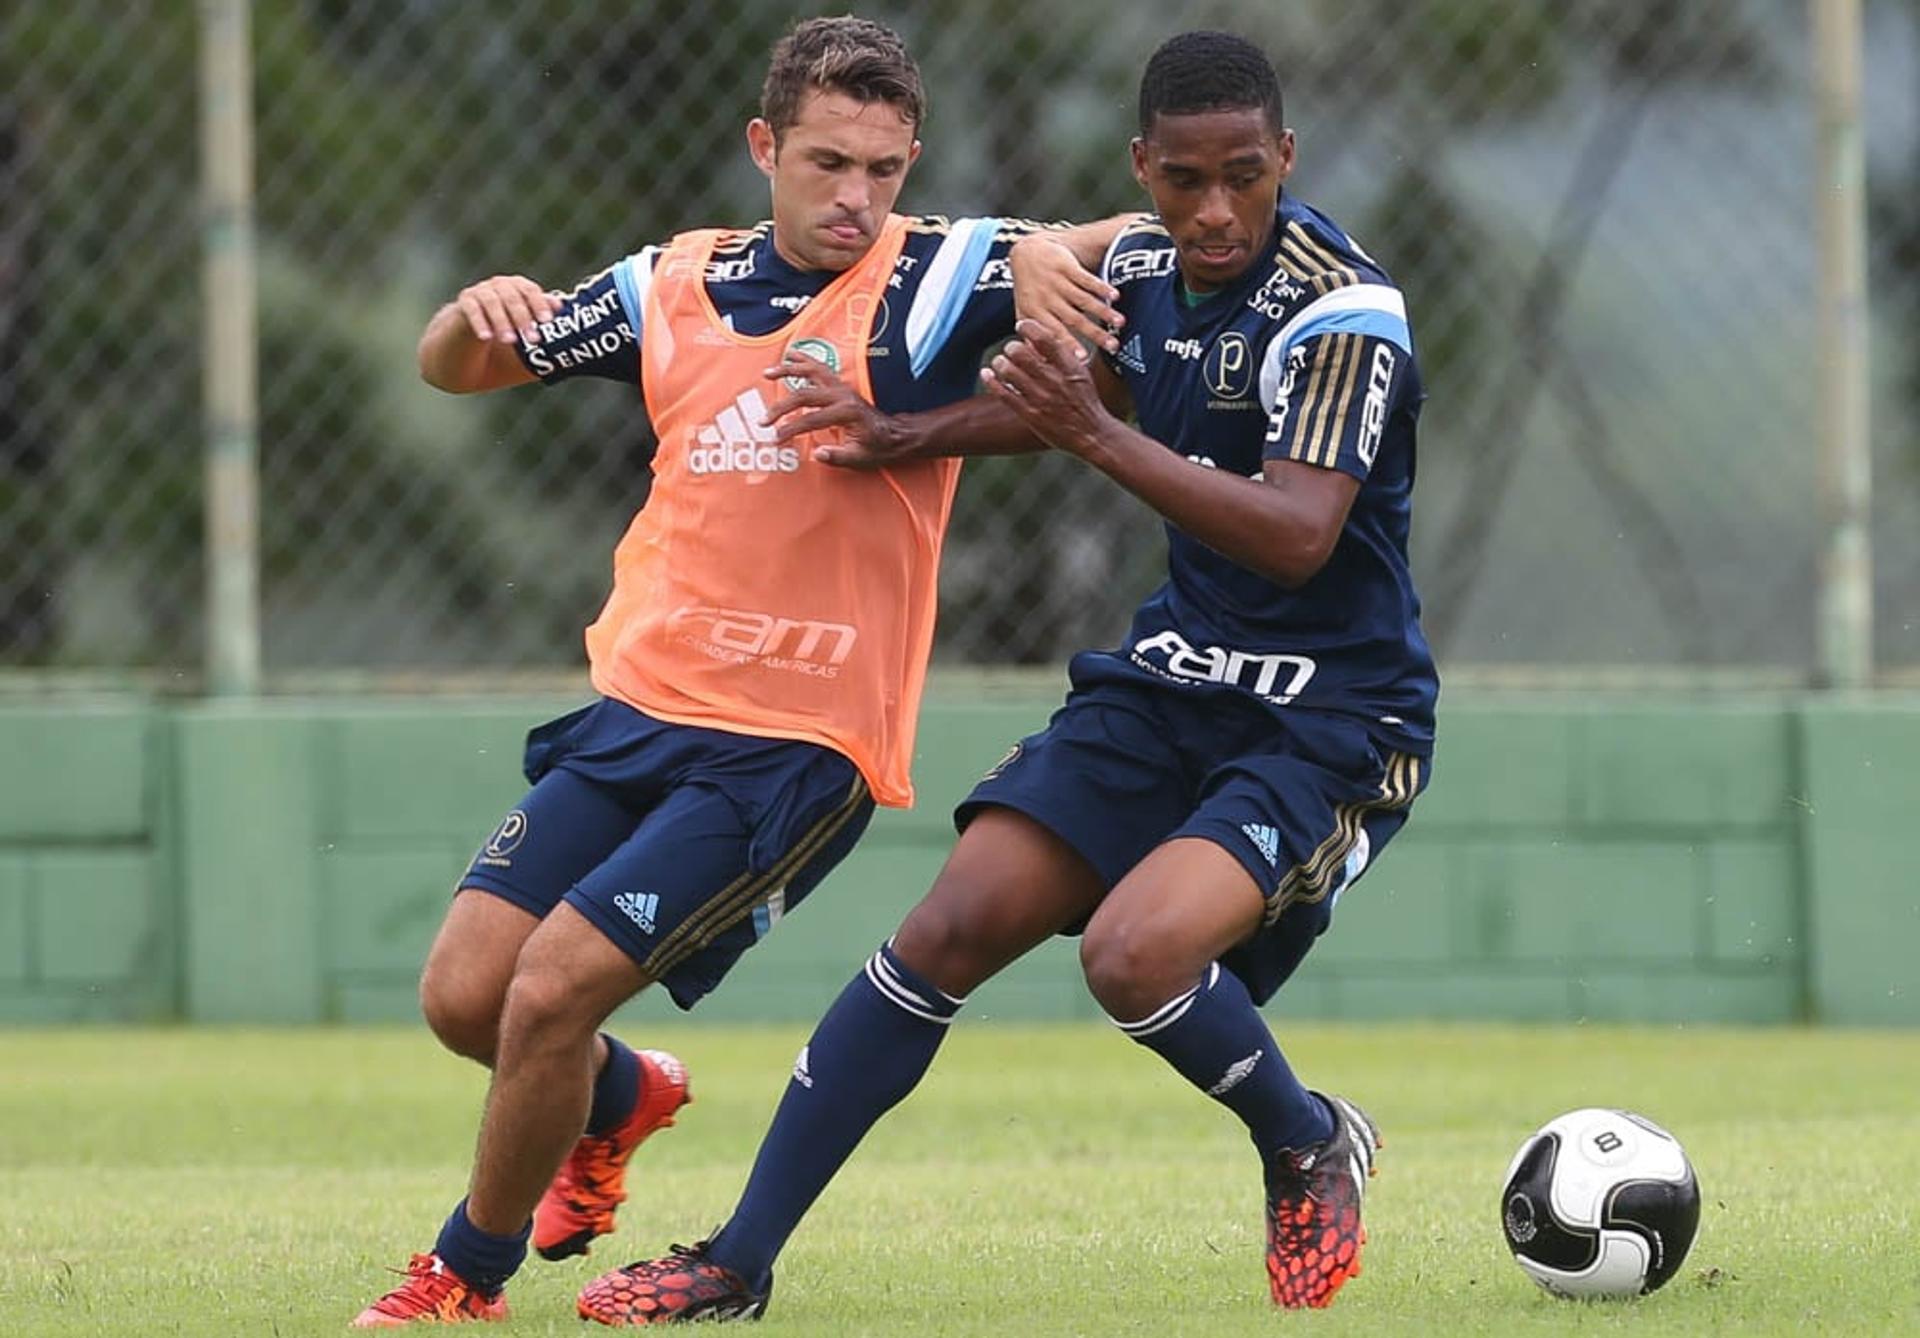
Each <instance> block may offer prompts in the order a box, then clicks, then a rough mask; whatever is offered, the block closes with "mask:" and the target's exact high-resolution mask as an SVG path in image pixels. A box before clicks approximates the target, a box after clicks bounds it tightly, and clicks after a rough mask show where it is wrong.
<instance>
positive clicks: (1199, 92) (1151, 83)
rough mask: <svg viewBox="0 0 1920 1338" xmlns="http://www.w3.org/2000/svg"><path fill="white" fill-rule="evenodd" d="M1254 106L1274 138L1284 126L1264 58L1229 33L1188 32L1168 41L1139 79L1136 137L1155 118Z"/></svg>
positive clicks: (1276, 79)
mask: <svg viewBox="0 0 1920 1338" xmlns="http://www.w3.org/2000/svg"><path fill="white" fill-rule="evenodd" d="M1249 107H1258V108H1260V109H1261V110H1263V111H1265V112H1266V114H1267V122H1268V123H1269V124H1270V125H1272V126H1273V132H1274V133H1275V134H1276V135H1277V134H1279V133H1280V131H1281V130H1283V129H1284V128H1285V126H1286V118H1285V116H1284V115H1283V114H1282V111H1281V105H1280V76H1279V75H1278V74H1275V73H1274V69H1273V62H1272V61H1271V60H1268V59H1267V53H1266V52H1264V51H1262V50H1261V49H1260V48H1259V47H1257V46H1255V45H1254V44H1253V43H1252V42H1249V41H1248V40H1247V39H1246V38H1244V37H1236V36H1234V35H1233V34H1232V33H1221V32H1204V31H1203V32H1190V33H1181V34H1180V35H1179V36H1177V37H1169V38H1168V39H1167V40H1166V41H1164V42H1162V43H1161V44H1160V49H1159V50H1158V51H1155V52H1154V53H1153V56H1152V57H1151V58H1150V59H1149V60H1148V61H1147V68H1146V72H1145V73H1144V74H1142V75H1141V76H1140V133H1141V134H1142V135H1145V134H1147V133H1148V132H1149V131H1151V130H1152V129H1153V118H1154V117H1156V116H1184V115H1187V114H1190V113H1192V112H1204V111H1238V110H1241V109H1242V108H1249Z"/></svg>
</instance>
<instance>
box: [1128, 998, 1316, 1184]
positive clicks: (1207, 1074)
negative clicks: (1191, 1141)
mask: <svg viewBox="0 0 1920 1338" xmlns="http://www.w3.org/2000/svg"><path fill="white" fill-rule="evenodd" d="M1114 1022H1115V1025H1117V1026H1118V1027H1119V1028H1120V1030H1122V1031H1124V1032H1125V1033H1127V1035H1129V1036H1131V1037H1132V1038H1133V1039H1134V1040H1136V1041H1138V1042H1140V1044H1142V1045H1144V1046H1146V1047H1147V1049H1149V1050H1151V1051H1153V1052H1154V1053H1155V1054H1157V1055H1159V1056H1160V1057H1161V1058H1162V1059H1164V1060H1166V1061H1167V1062H1168V1063H1169V1064H1171V1065H1173V1067H1174V1068H1175V1069H1177V1070H1179V1073H1180V1076H1181V1077H1183V1078H1185V1079H1186V1080H1187V1081H1188V1082H1190V1083H1192V1084H1193V1085H1194V1086H1195V1087H1198V1088H1199V1089H1200V1090H1201V1091H1203V1092H1205V1093H1206V1094H1207V1095H1208V1096H1210V1097H1212V1098H1213V1099H1214V1100H1216V1101H1218V1102H1219V1103H1220V1104H1221V1105H1223V1106H1225V1107H1227V1108H1228V1109H1229V1110H1231V1111H1232V1112H1233V1113H1234V1114H1236V1115H1238V1116H1239V1117H1240V1122H1241V1123H1242V1124H1244V1125H1246V1126H1247V1132H1248V1133H1249V1134H1251V1135H1252V1136H1253V1145H1254V1147H1255V1148H1256V1149H1258V1150H1259V1153H1260V1156H1261V1158H1262V1159H1263V1160H1264V1159H1265V1158H1267V1157H1270V1156H1272V1155H1273V1153H1275V1152H1277V1151H1278V1150H1279V1149H1281V1148H1304V1147H1309V1146H1311V1145H1312V1144H1315V1143H1319V1142H1324V1141H1325V1140H1326V1139H1328V1138H1331V1137H1333V1114H1332V1112H1330V1111H1329V1110H1328V1109H1327V1107H1326V1103H1325V1102H1323V1101H1321V1100H1320V1099H1319V1098H1318V1097H1316V1096H1315V1095H1314V1094H1313V1093H1312V1092H1309V1091H1308V1090H1307V1089H1306V1088H1305V1087H1302V1086H1301V1085H1300V1080H1299V1079H1298V1078H1296V1077H1294V1076H1293V1070H1292V1069H1291V1068H1289V1067H1288V1066H1287V1060H1286V1056H1284V1055H1282V1054H1281V1053H1280V1047H1279V1045H1278V1044H1276V1043H1275V1042H1274V1039H1273V1033H1272V1032H1271V1031H1269V1030H1268V1029H1267V1022H1266V1019H1265V1018H1263V1017H1261V1016H1260V1010H1259V1009H1258V1008H1255V1007H1254V1006H1253V1000H1252V998H1251V997H1249V996H1248V994H1247V987H1246V986H1245V985H1243V984H1241V983H1240V978H1239V977H1238V976H1236V975H1234V974H1233V972H1231V971H1222V970H1221V969H1220V964H1219V963H1218V962H1215V963H1213V964H1212V965H1211V966H1209V967H1208V968H1207V974H1206V976H1205V977H1204V978H1203V979H1202V980H1201V982H1200V984H1198V985H1196V986H1194V987H1193V988H1192V989H1191V990H1188V991H1187V992H1186V993H1185V994H1183V995H1181V996H1180V997H1179V998H1177V999H1173V1000H1170V1001H1169V1002H1167V1003H1165V1004H1163V1005H1161V1006H1160V1007H1159V1008H1156V1009H1155V1010H1154V1011H1153V1012H1151V1013H1149V1014H1148V1015H1147V1016H1145V1017H1143V1018H1141V1019H1140V1020H1139V1021H1138V1022H1121V1021H1120V1020H1119V1019H1118V1018H1115V1019H1114Z"/></svg>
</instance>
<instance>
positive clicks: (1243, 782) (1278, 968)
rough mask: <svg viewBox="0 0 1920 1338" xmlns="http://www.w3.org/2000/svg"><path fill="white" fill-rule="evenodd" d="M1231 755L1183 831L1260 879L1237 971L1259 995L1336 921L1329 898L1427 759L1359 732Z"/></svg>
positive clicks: (1360, 863)
mask: <svg viewBox="0 0 1920 1338" xmlns="http://www.w3.org/2000/svg"><path fill="white" fill-rule="evenodd" d="M1320 742H1321V744H1322V746H1319V747H1316V748H1315V749H1313V750H1302V751H1291V752H1289V751H1278V752H1274V753H1270V754H1265V755H1255V756H1249V757H1243V758H1240V759H1236V760H1235V761H1234V762H1233V763H1232V764H1231V765H1228V766H1225V767H1222V768H1221V769H1220V770H1219V772H1218V773H1216V775H1215V776H1214V777H1212V778H1210V781H1209V785H1208V788H1207V793H1206V795H1205V797H1204V799H1203V800H1202V802H1201V805H1200V807H1199V808H1198V809H1197V810H1196V811H1195V813H1194V816H1193V817H1192V818H1191V819H1190V820H1189V821H1188V822H1187V823H1185V824H1183V825H1182V827H1181V831H1180V835H1181V836H1183V837H1194V838H1198V839H1203V840H1208V841H1212V842H1213V843H1214V844H1216V845H1218V846H1219V847H1220V848H1221V849H1222V850H1224V851H1226V852H1227V853H1228V854H1230V855H1231V856H1232V857H1233V858H1234V859H1236V860H1238V861H1239V863H1240V864H1241V866H1242V867H1243V868H1244V869H1245V870H1246V871H1247V874H1248V876H1249V877H1250V878H1252V879H1253V881H1254V882H1255V884H1256V885H1257V886H1258V887H1259V888H1260V889H1261V895H1262V900H1263V905H1264V910H1263V914H1262V917H1261V923H1260V927H1259V929H1258V930H1257V932H1255V933H1254V934H1253V935H1252V936H1251V937H1250V938H1249V939H1248V940H1247V941H1246V942H1245V943H1243V944H1240V945H1238V946H1237V947H1236V948H1235V949H1234V950H1233V953H1232V957H1231V960H1229V959H1228V958H1224V957H1223V959H1222V960H1223V962H1226V963H1227V964H1228V965H1231V966H1232V967H1233V969H1234V971H1235V973H1236V974H1238V975H1240V976H1241V978H1242V979H1243V980H1244V981H1245V982H1246V984H1247V987H1248V990H1249V991H1250V992H1251V993H1252V994H1253V996H1254V998H1255V999H1256V1000H1257V1001H1259V1002H1265V1000H1266V999H1267V998H1268V997H1270V996H1271V995H1272V993H1273V992H1274V991H1275V990H1276V989H1278V988H1279V987H1280V985H1281V984H1282V983H1284V982H1285V980H1286V979H1287V978H1288V977H1289V976H1291V975H1292V974H1293V972H1294V970H1295V969H1296V968H1297V967H1298V966H1299V965H1300V962H1301V960H1302V959H1303V958H1304V957H1305V956H1306V954H1307V952H1308V951H1309V950H1310V949H1311V948H1312V946H1313V944H1314V942H1315V941H1316V940H1317V939H1318V938H1319V936H1320V935H1321V934H1322V933H1324V932H1325V931H1326V930H1327V928H1328V926H1329V925H1330V924H1331V922H1332V917H1333V910H1334V905H1335V902H1336V901H1337V900H1338V897H1339V895H1340V893H1341V891H1342V889H1344V888H1346V887H1347V886H1349V885H1351V884H1352V883H1353V882H1354V880H1356V879H1357V878H1358V877H1359V876H1360V875H1361V874H1362V873H1363V872H1364V871H1365V870H1366V868H1367V867H1368V866H1369V864H1371V862H1372V861H1373V860H1374V859H1375V858H1376V857H1377V856H1378V855H1379V853H1380V851H1381V850H1382V849H1383V848H1384V847H1385V845H1386V843H1387V842H1388V841H1389V840H1391V839H1392V837H1393V836H1394V834H1395V833H1396V832H1398V831H1399V830H1400V828H1401V827H1402V826H1403V825H1404V824H1405V822H1406V819H1407V812H1408V809H1409V807H1410V806H1411V804H1412V803H1413V800H1414V798H1415V797H1416V796H1417V794H1418V793H1419V790H1420V787H1421V785H1422V784H1423V783H1424V769H1425V764H1424V763H1423V762H1422V761H1420V760H1419V759H1416V758H1412V757H1408V756H1406V755H1404V754H1399V753H1392V752H1384V751H1379V750H1376V749H1374V748H1373V746H1372V745H1371V744H1370V743H1368V742H1367V741H1365V739H1364V738H1358V739H1355V740H1353V741H1351V742H1350V743H1349V744H1348V745H1347V746H1346V747H1345V748H1344V751H1342V750H1340V749H1335V748H1332V747H1329V746H1325V743H1324V740H1322V741H1320Z"/></svg>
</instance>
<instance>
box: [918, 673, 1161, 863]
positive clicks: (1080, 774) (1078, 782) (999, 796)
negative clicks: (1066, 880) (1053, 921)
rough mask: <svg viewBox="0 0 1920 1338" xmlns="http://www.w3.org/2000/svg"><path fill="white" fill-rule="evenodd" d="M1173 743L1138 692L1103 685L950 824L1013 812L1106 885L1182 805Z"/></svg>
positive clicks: (1020, 752)
mask: <svg viewBox="0 0 1920 1338" xmlns="http://www.w3.org/2000/svg"><path fill="white" fill-rule="evenodd" d="M1181 749H1182V744H1181V740H1180V739H1179V738H1178V737H1177V735H1176V732H1175V731H1172V730H1170V729H1169V728H1168V727H1167V723H1166V721H1165V719H1164V718H1163V717H1162V716H1161V715H1160V714H1159V713H1158V711H1157V710H1156V708H1155V707H1154V705H1153V703H1152V701H1151V699H1150V698H1149V697H1148V696H1147V695H1146V694H1144V693H1141V692H1138V691H1135V690H1131V689H1128V688H1124V687H1118V686H1106V685H1103V686H1102V687H1099V688H1096V689H1093V690H1089V691H1084V692H1075V693H1074V694H1073V695H1072V696H1070V697H1069V698H1068V699H1067V701H1066V703H1065V704H1064V705H1063V706H1062V707H1061V708H1060V709H1059V710H1058V711H1056V712H1054V715H1053V718H1052V719H1051V720H1050V721H1048V723H1047V727H1046V728H1045V729H1044V730H1041V731H1040V732H1039V733H1038V734H1032V735H1029V736H1027V737H1026V738H1024V739H1021V740H1020V741H1019V742H1018V743H1016V744H1015V745H1014V746H1013V748H1012V749H1011V750H1010V751H1009V752H1008V754H1007V755H1006V757H1004V758H1002V759H1001V760H1000V762H999V763H998V764H996V765H995V766H994V767H993V769H992V770H991V771H989V772H988V773H987V774H986V775H985V776H984V777H983V778H982V779H981V780H980V782H979V783H978V784H976V785H975V786H974V787H973V790H972V792H971V793H970V794H968V796H967V797H966V799H965V800H963V801H962V802H961V804H960V806H959V807H958V808H957V809H956V810H955V813H954V820H955V822H956V823H957V824H958V825H959V826H960V827H961V828H963V829H967V828H968V827H969V824H971V823H972V822H973V821H974V819H975V817H976V816H977V815H979V814H981V813H985V812H987V811H989V810H990V809H992V808H1000V809H1007V810H1011V811H1013V812H1015V813H1019V814H1021V815H1023V816H1025V817H1026V818H1027V819H1029V820H1030V821H1032V822H1033V823H1036V824H1038V825H1039V826H1040V827H1043V828H1045V829H1046V830H1047V831H1049V832H1051V833H1052V834H1053V835H1054V836H1056V837H1058V838H1059V839H1060V840H1061V841H1063V842H1065V843H1066V845H1068V846H1069V847H1071V848H1072V849H1073V850H1074V851H1075V852H1076V853H1078V854H1079V856H1080V857H1081V858H1082V859H1083V860H1085V861H1086V863H1087V864H1088V865H1090V866H1091V867H1092V868H1093V869H1094V871H1095V872H1096V873H1097V874H1098V875H1099V877H1100V880H1101V883H1102V885H1103V886H1104V887H1112V886H1113V885H1114V884H1116V883H1118V882H1119V881H1120V879H1121V878H1122V877H1124V876H1125V875H1126V873H1127V871H1128V870H1130V869H1132V868H1133V867H1134V865H1136V864H1138V863H1139V862H1140V861H1141V860H1142V859H1143V858H1145V857H1146V855H1147V852H1148V851H1150V850H1152V849H1153V848H1154V847H1155V846H1156V845H1158V844H1159V843H1160V842H1161V841H1162V840H1164V839H1165V838H1166V837H1167V835H1168V834H1169V833H1171V832H1172V830H1173V829H1174V828H1175V827H1176V826H1178V825H1179V823H1180V822H1181V821H1182V820H1183V819H1185V818H1186V816H1187V814H1188V813H1189V812H1190V811H1191V809H1192V806H1193V793H1194V792H1193V782H1192V780H1191V779H1190V778H1189V770H1190V769H1189V767H1188V766H1187V764H1186V761H1185V759H1184V757H1183V755H1182V751H1181Z"/></svg>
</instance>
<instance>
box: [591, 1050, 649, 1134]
mask: <svg viewBox="0 0 1920 1338" xmlns="http://www.w3.org/2000/svg"><path fill="white" fill-rule="evenodd" d="M600 1034H601V1035H602V1036H605V1037H606V1041H607V1062H606V1063H605V1064H602V1065H601V1066H600V1072H599V1075H598V1076H596V1077H595V1078H594V1080H593V1105H592V1106H591V1107H589V1108H588V1110H587V1132H588V1133H590V1134H595V1135H602V1134H610V1133H612V1132H613V1131H614V1130H615V1129H618V1128H619V1127H620V1126H621V1125H622V1124H623V1123H625V1122H626V1118H627V1116H629V1115H631V1114H633V1108H634V1107H635V1106H636V1105H638V1104H639V1102H640V1059H639V1057H638V1056H637V1055H635V1054H634V1053H633V1051H631V1050H629V1049H628V1048H627V1047H626V1045H625V1044H623V1043H622V1042H621V1041H619V1040H618V1039H616V1038H615V1037H613V1036H610V1035H608V1034H607V1033H606V1032H604V1031H603V1032H601V1033H600Z"/></svg>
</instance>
